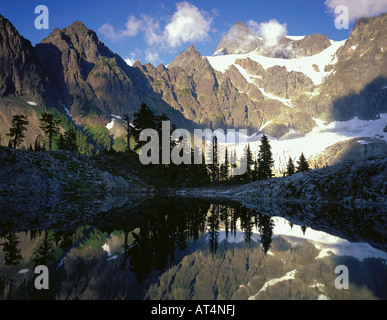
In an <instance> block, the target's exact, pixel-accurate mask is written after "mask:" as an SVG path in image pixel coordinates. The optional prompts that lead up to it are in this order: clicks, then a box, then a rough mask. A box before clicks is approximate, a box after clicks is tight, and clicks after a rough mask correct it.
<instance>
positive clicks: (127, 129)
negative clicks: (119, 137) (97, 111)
mask: <svg viewBox="0 0 387 320" xmlns="http://www.w3.org/2000/svg"><path fill="white" fill-rule="evenodd" d="M122 119H123V120H124V121H125V122H126V125H127V127H126V151H129V150H130V118H129V115H128V114H127V113H125V114H124V115H123V116H122Z"/></svg>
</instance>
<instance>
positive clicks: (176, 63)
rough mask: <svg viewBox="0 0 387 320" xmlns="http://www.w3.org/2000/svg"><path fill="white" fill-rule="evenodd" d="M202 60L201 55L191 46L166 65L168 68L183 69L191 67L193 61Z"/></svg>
mask: <svg viewBox="0 0 387 320" xmlns="http://www.w3.org/2000/svg"><path fill="white" fill-rule="evenodd" d="M202 58H203V57H202V55H201V54H200V53H199V52H198V51H197V50H196V48H195V46H194V45H193V44H191V45H190V46H189V47H188V49H187V50H186V51H182V52H180V53H179V55H178V56H177V57H176V59H175V60H173V61H172V62H171V63H170V64H169V65H168V68H172V67H181V68H183V69H185V68H186V67H187V66H189V65H192V63H193V62H194V61H201V60H202Z"/></svg>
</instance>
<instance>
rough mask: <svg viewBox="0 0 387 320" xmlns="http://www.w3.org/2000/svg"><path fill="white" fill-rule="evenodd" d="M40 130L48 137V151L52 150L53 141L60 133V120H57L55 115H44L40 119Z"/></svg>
mask: <svg viewBox="0 0 387 320" xmlns="http://www.w3.org/2000/svg"><path fill="white" fill-rule="evenodd" d="M39 122H40V128H41V129H42V130H43V132H44V133H45V134H46V135H47V137H48V150H49V151H51V150H52V139H53V138H54V137H55V136H57V135H58V134H59V132H60V130H59V123H60V120H56V119H55V118H54V115H53V114H50V113H47V112H45V113H43V114H42V117H41V118H40V119H39Z"/></svg>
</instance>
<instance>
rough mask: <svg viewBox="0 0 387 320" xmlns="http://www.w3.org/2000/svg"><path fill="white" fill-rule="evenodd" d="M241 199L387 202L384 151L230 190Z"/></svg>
mask: <svg viewBox="0 0 387 320" xmlns="http://www.w3.org/2000/svg"><path fill="white" fill-rule="evenodd" d="M233 192H234V193H235V195H236V196H237V197H239V198H241V199H243V202H244V203H249V201H256V200H257V199H265V200H269V199H270V200H276V201H317V202H326V201H339V202H348V203H363V202H364V203H367V202H371V203H380V204H385V203H387V198H386V192H387V158H386V157H385V154H382V155H375V156H372V157H371V158H367V159H363V160H354V161H345V162H340V163H338V164H336V165H333V166H329V167H327V168H324V169H317V170H312V171H310V172H307V173H305V172H300V173H296V174H294V175H291V176H288V177H282V178H273V179H269V180H262V181H257V182H253V183H250V184H248V185H245V186H241V187H239V188H237V189H236V190H234V191H233Z"/></svg>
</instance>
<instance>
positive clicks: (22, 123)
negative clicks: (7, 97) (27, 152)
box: [7, 114, 29, 148]
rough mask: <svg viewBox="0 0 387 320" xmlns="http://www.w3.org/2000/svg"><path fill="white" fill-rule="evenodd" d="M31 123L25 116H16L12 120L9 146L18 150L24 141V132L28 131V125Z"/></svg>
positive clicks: (8, 134)
mask: <svg viewBox="0 0 387 320" xmlns="http://www.w3.org/2000/svg"><path fill="white" fill-rule="evenodd" d="M28 123H29V121H28V120H27V117H26V116H25V115H24V114H17V115H14V116H13V118H12V127H11V128H10V129H9V133H7V136H10V137H11V139H10V142H9V146H10V147H12V148H17V147H18V146H20V145H21V144H22V143H23V140H24V137H25V135H24V131H26V130H27V125H28Z"/></svg>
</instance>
